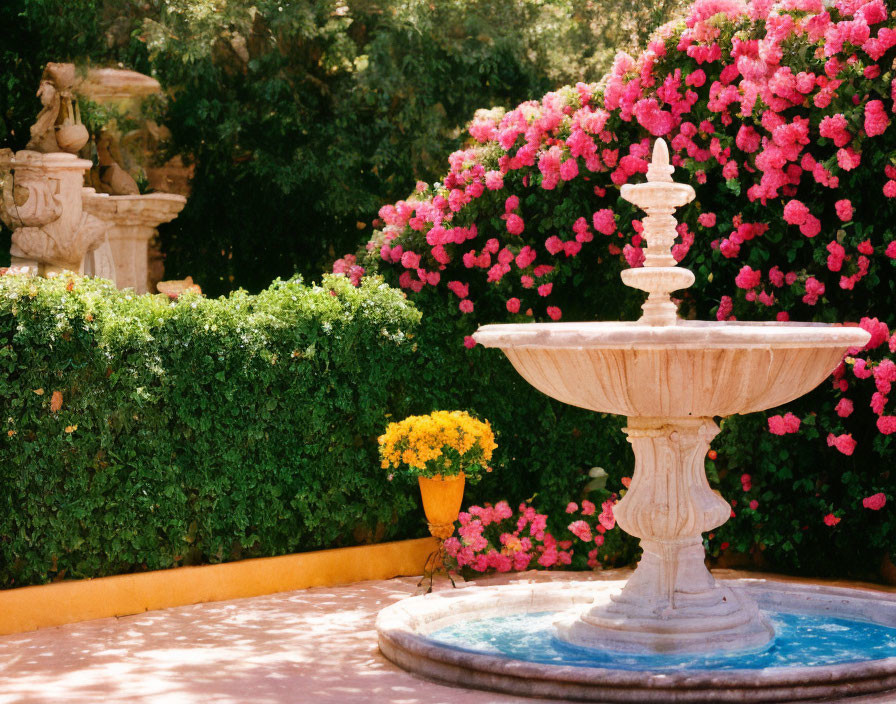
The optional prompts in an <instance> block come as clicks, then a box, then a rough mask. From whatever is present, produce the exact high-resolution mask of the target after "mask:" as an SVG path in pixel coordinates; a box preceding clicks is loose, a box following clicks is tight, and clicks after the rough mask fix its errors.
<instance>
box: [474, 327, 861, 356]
mask: <svg viewBox="0 0 896 704" xmlns="http://www.w3.org/2000/svg"><path fill="white" fill-rule="evenodd" d="M473 339H474V340H476V342H477V343H479V344H481V345H482V346H483V347H498V348H501V349H520V348H528V349H583V348H589V349H634V348H660V349H662V348H668V349H707V350H712V349H756V348H759V349H793V348H825V347H843V348H847V349H849V348H854V347H858V348H861V347H864V346H865V344H867V342H868V340H870V339H871V334H870V333H869V332H868V331H866V330H864V329H863V328H860V327H858V326H847V325H839V324H829V323H804V322H794V321H764V322H747V321H710V320H678V321H677V322H676V324H675V325H664V326H659V325H646V324H644V323H641V322H639V321H616V322H613V321H594V322H578V323H509V324H490V325H483V326H481V327H480V328H479V329H478V330H477V331H476V332H475V333H473Z"/></svg>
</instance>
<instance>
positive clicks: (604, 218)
mask: <svg viewBox="0 0 896 704" xmlns="http://www.w3.org/2000/svg"><path fill="white" fill-rule="evenodd" d="M591 222H592V224H593V225H594V229H595V230H597V231H598V232H600V233H601V234H604V235H612V234H613V233H614V232H616V218H615V216H614V215H613V211H612V210H610V209H609V208H603V209H602V210H598V211H597V212H596V213H594V215H592V217H591Z"/></svg>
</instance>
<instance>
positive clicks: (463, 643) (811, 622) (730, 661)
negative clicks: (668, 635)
mask: <svg viewBox="0 0 896 704" xmlns="http://www.w3.org/2000/svg"><path fill="white" fill-rule="evenodd" d="M558 615H559V614H557V613H554V612H540V613H529V614H514V615H512V616H499V617H495V618H484V619H478V620H473V621H466V622H464V623H459V624H455V625H453V626H450V627H448V628H443V629H441V630H438V631H435V632H434V633H432V634H430V636H429V637H430V638H431V639H433V640H436V641H438V642H440V643H444V644H446V645H449V646H452V647H454V648H458V649H462V650H473V651H476V652H481V653H488V654H491V655H503V656H505V657H508V658H514V659H517V660H527V661H529V662H537V663H542V664H548V665H575V666H578V667H610V668H616V669H621V670H741V669H746V670H758V669H762V668H765V667H805V666H813V665H834V664H837V663H849V662H859V661H862V660H879V659H881V658H887V657H894V656H896V628H889V627H887V626H880V625H877V624H873V623H865V622H863V621H853V620H851V619H845V618H833V617H830V616H818V615H813V616H803V615H797V614H786V613H771V612H767V616H768V617H769V618H770V619H771V621H772V624H773V625H774V627H775V634H776V635H775V640H774V643H773V644H772V645H771V647H769V648H768V649H766V650H764V651H762V652H729V653H713V654H711V655H693V654H690V655H631V654H628V653H617V652H610V651H599V650H590V649H583V648H577V647H575V646H572V645H568V644H566V643H563V642H562V641H560V640H558V639H557V638H555V637H554V628H553V625H552V624H553V621H554V619H555V618H557V616H558Z"/></svg>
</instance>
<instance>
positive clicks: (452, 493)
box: [417, 472, 466, 540]
mask: <svg viewBox="0 0 896 704" xmlns="http://www.w3.org/2000/svg"><path fill="white" fill-rule="evenodd" d="M417 482H418V483H419V485H420V495H421V496H422V497H423V512H424V513H425V514H426V520H427V522H428V523H429V532H430V533H431V534H432V536H433V537H434V538H438V539H439V540H445V539H447V538H450V537H451V536H452V535H453V534H454V522H455V521H456V520H457V515H458V514H459V513H460V505H461V502H462V501H463V498H464V484H465V483H466V475H464V473H463V472H461V473H460V474H456V475H454V476H452V477H443V476H441V475H438V474H437V475H436V476H434V477H417Z"/></svg>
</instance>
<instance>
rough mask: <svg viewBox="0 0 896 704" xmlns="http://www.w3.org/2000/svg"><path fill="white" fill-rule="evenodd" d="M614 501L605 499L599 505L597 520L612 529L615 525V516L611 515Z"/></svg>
mask: <svg viewBox="0 0 896 704" xmlns="http://www.w3.org/2000/svg"><path fill="white" fill-rule="evenodd" d="M615 503H616V502H615V501H613V500H612V499H607V500H606V501H604V502H603V503H602V504H601V506H600V508H601V511H600V515H599V516H598V517H597V520H598V521H599V522H600V524H601V525H602V526H603V527H604V528H606V529H607V530H613V528H615V527H616V517H615V516H614V515H613V505H614V504H615Z"/></svg>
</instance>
